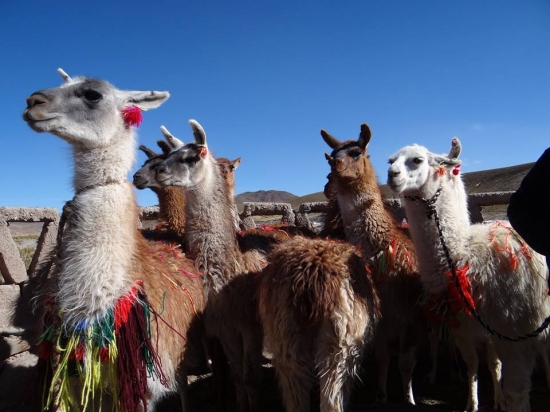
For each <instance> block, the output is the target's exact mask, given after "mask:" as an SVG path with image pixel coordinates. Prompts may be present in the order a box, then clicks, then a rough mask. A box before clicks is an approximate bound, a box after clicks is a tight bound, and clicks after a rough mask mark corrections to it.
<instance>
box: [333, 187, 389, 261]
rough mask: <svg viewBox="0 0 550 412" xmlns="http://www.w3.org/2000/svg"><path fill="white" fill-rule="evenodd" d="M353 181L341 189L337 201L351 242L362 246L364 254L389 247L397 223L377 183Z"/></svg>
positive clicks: (368, 254) (370, 253)
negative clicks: (357, 182) (362, 183)
mask: <svg viewBox="0 0 550 412" xmlns="http://www.w3.org/2000/svg"><path fill="white" fill-rule="evenodd" d="M375 185H376V186H375V187H373V186H372V184H370V185H359V184H354V185H353V187H351V186H350V187H349V190H345V191H344V190H342V189H339V191H338V204H339V207H340V211H341V214H342V220H343V222H344V228H345V232H346V239H347V240H348V242H350V243H353V244H355V245H359V246H361V248H362V250H363V253H364V254H365V256H372V255H373V254H375V253H377V252H379V251H380V250H381V249H384V248H386V247H387V246H388V245H389V244H390V243H391V242H392V241H393V240H394V238H395V236H394V230H395V228H396V223H395V220H394V219H393V217H392V216H391V215H390V214H389V212H388V211H387V210H386V208H385V207H384V203H383V201H382V196H381V194H380V189H379V187H378V184H377V183H375Z"/></svg>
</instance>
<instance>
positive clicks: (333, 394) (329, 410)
mask: <svg viewBox="0 0 550 412" xmlns="http://www.w3.org/2000/svg"><path fill="white" fill-rule="evenodd" d="M321 334H322V336H323V339H322V340H320V341H319V342H318V344H319V349H318V351H317V357H316V359H317V362H316V363H317V365H318V376H319V384H320V398H321V399H320V400H321V412H343V411H344V407H345V405H346V401H347V400H348V396H349V393H350V392H351V388H352V384H353V378H354V377H355V375H356V373H357V370H358V368H359V366H360V365H361V358H362V354H363V349H364V346H363V343H362V340H361V338H360V337H353V336H346V332H345V331H344V330H342V331H341V333H340V336H341V338H340V339H339V338H338V336H335V335H334V332H326V333H325V332H321ZM331 335H332V336H331ZM354 338H356V339H354ZM358 342H361V343H358Z"/></svg>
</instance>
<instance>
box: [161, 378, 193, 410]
mask: <svg viewBox="0 0 550 412" xmlns="http://www.w3.org/2000/svg"><path fill="white" fill-rule="evenodd" d="M176 380H177V382H178V393H179V395H180V400H181V410H182V411H183V412H185V411H188V410H189V400H188V397H187V372H185V371H184V370H181V369H180V370H179V371H178V374H177V375H176ZM152 410H154V409H152Z"/></svg>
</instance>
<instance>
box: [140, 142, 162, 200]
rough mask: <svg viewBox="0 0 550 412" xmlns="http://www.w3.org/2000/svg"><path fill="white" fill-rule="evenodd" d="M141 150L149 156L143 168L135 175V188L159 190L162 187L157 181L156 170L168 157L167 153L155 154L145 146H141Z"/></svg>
mask: <svg viewBox="0 0 550 412" xmlns="http://www.w3.org/2000/svg"><path fill="white" fill-rule="evenodd" d="M139 150H141V151H142V152H143V153H145V155H146V156H147V160H146V161H145V163H143V166H141V168H140V169H139V170H138V171H137V172H136V173H134V176H133V182H134V186H135V187H136V188H137V189H140V190H141V189H146V188H158V187H160V185H159V184H158V182H157V180H156V179H155V175H156V169H157V167H158V166H159V165H160V164H161V163H162V161H163V160H164V159H166V157H167V156H168V154H167V153H164V149H163V153H160V154H159V153H155V152H153V151H152V150H151V149H149V148H148V147H146V146H144V145H140V146H139Z"/></svg>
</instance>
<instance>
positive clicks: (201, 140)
mask: <svg viewBox="0 0 550 412" xmlns="http://www.w3.org/2000/svg"><path fill="white" fill-rule="evenodd" d="M189 125H190V126H191V129H192V130H193V136H195V143H196V144H197V145H199V146H206V133H205V132H204V129H203V128H202V126H201V125H200V123H199V122H197V121H196V120H193V119H191V120H189Z"/></svg>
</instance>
